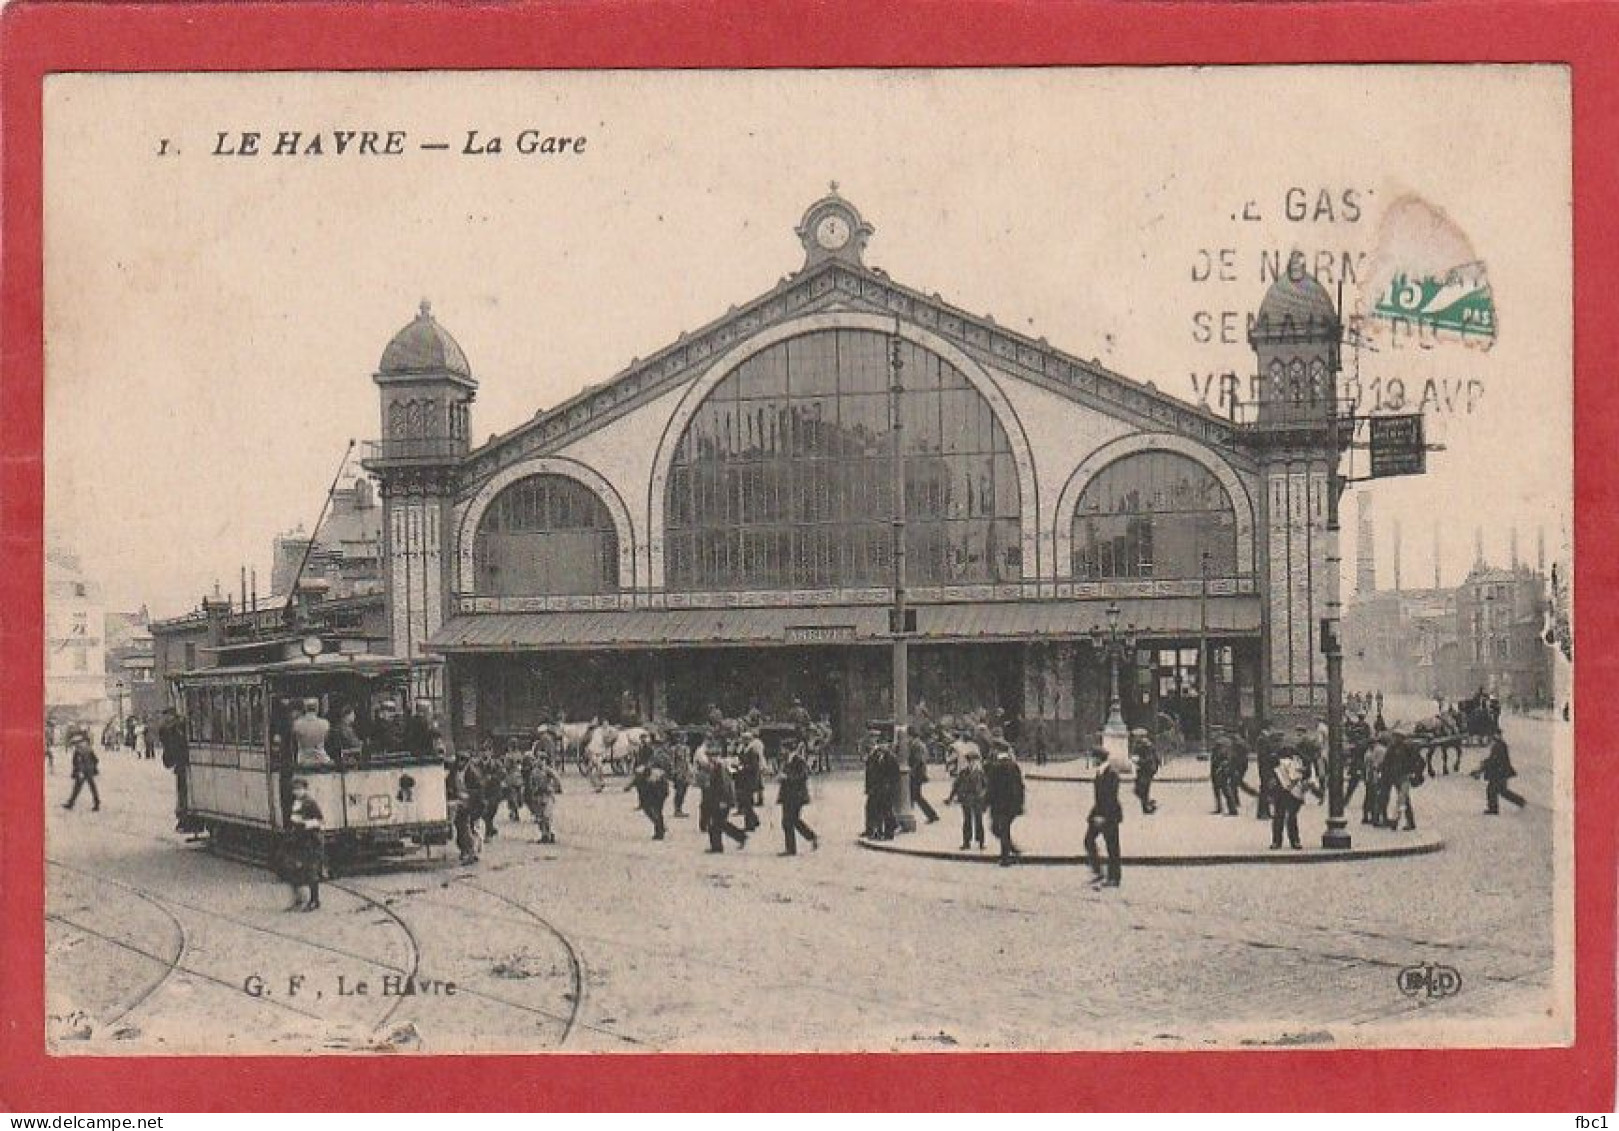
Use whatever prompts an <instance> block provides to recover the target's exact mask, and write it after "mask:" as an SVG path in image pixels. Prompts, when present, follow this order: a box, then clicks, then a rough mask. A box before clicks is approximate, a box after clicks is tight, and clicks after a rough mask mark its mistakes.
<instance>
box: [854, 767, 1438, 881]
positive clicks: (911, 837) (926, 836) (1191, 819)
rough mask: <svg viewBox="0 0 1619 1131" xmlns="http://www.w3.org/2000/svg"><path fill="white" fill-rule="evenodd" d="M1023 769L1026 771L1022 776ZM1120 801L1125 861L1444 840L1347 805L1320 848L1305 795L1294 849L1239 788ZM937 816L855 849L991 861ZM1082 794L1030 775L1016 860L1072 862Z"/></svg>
mask: <svg viewBox="0 0 1619 1131" xmlns="http://www.w3.org/2000/svg"><path fill="white" fill-rule="evenodd" d="M1031 778H1032V775H1031ZM1123 800H1124V802H1125V803H1126V805H1127V806H1128V808H1127V810H1126V812H1125V817H1124V825H1123V827H1122V828H1121V830H1120V841H1121V848H1122V849H1123V861H1124V865H1125V867H1194V866H1199V865H1210V864H1323V863H1330V862H1332V861H1344V860H1378V859H1383V858H1386V857H1395V856H1418V855H1422V854H1424V853H1429V852H1438V851H1439V850H1440V849H1442V848H1443V847H1444V844H1445V842H1444V838H1443V837H1442V836H1441V835H1440V833H1439V830H1437V829H1435V828H1433V827H1431V826H1427V827H1420V828H1417V829H1413V830H1403V829H1384V828H1378V827H1376V826H1373V825H1363V824H1361V823H1360V810H1359V809H1358V808H1354V809H1352V814H1351V820H1350V823H1349V833H1350V836H1351V837H1352V838H1353V842H1354V843H1353V847H1351V848H1348V849H1325V848H1322V847H1321V834H1322V833H1323V832H1324V831H1325V828H1326V806H1324V805H1317V804H1316V803H1315V802H1314V800H1311V801H1310V802H1309V803H1307V804H1306V805H1305V807H1304V809H1303V811H1302V812H1301V813H1300V814H1299V832H1300V837H1301V840H1302V843H1303V848H1300V849H1293V848H1288V847H1282V848H1278V849H1273V848H1271V847H1270V821H1269V820H1268V819H1266V820H1260V819H1258V818H1257V817H1255V815H1254V807H1253V804H1252V799H1250V798H1247V797H1245V798H1244V801H1245V803H1246V804H1245V806H1244V808H1243V810H1242V811H1241V812H1240V813H1239V814H1238V815H1237V816H1235V817H1230V816H1215V815H1214V813H1213V812H1212V811H1211V806H1212V801H1211V798H1210V797H1208V796H1205V795H1204V794H1200V793H1195V792H1194V791H1192V790H1188V789H1174V790H1168V791H1166V792H1165V793H1164V795H1163V796H1161V797H1157V796H1155V800H1156V802H1157V806H1158V808H1157V810H1156V812H1154V813H1153V814H1151V815H1150V816H1149V815H1147V814H1145V813H1143V812H1142V811H1141V807H1140V804H1139V802H1137V800H1136V798H1135V797H1134V796H1132V795H1131V794H1130V793H1129V791H1128V790H1126V791H1125V793H1124V797H1123ZM938 810H939V820H938V822H937V823H934V824H925V825H922V826H920V827H919V828H918V829H917V831H916V832H914V833H908V834H902V835H900V836H898V837H896V838H895V839H894V840H883V841H879V840H872V839H870V838H869V837H861V838H860V840H859V843H860V846H861V847H862V848H867V849H870V850H871V851H873V852H888V853H894V854H896V855H903V856H917V857H923V858H926V859H933V860H955V861H961V862H963V863H979V864H996V863H999V860H1000V857H999V849H998V846H997V843H996V841H995V838H994V836H993V835H986V837H985V846H984V848H983V850H982V851H980V850H979V849H978V848H977V847H976V846H975V847H973V848H970V849H967V850H965V851H963V850H962V849H961V847H960V845H961V810H959V809H957V808H955V807H954V806H949V807H947V806H943V805H940V806H938ZM1089 811H1090V797H1089V795H1088V794H1081V793H1079V792H1078V791H1075V790H1072V789H1068V788H1064V787H1063V786H1060V785H1045V786H1042V785H1040V784H1039V783H1037V782H1035V781H1031V783H1030V785H1029V789H1028V812H1027V813H1026V814H1025V815H1024V816H1022V817H1020V818H1018V820H1017V823H1016V824H1015V825H1014V826H1013V829H1012V836H1013V839H1014V841H1016V843H1017V845H1018V847H1019V848H1021V849H1022V850H1023V854H1022V855H1021V856H1018V857H1016V858H1015V859H1014V862H1015V863H1018V864H1048V865H1070V866H1072V865H1082V864H1085V863H1087V860H1086V856H1085V844H1084V841H1085V819H1086V815H1087V813H1089ZM984 831H985V833H986V834H989V814H987V813H986V814H985V815H984Z"/></svg>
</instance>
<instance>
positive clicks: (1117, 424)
mask: <svg viewBox="0 0 1619 1131" xmlns="http://www.w3.org/2000/svg"><path fill="white" fill-rule="evenodd" d="M872 231H873V229H872V227H871V226H870V225H869V224H868V223H866V222H865V220H864V219H863V218H862V217H861V216H860V215H859V213H858V212H857V211H856V210H855V209H854V207H853V206H852V205H851V204H850V203H849V202H848V201H846V200H844V199H843V198H842V197H840V196H838V195H837V194H836V192H834V193H833V194H831V195H829V196H827V197H825V198H823V199H821V200H819V201H817V202H816V203H815V204H813V205H812V206H811V207H810V208H809V210H808V211H807V212H806V213H805V215H804V217H803V220H802V222H801V223H800V225H799V227H798V234H799V237H800V239H801V240H802V242H803V245H804V249H805V261H804V263H803V265H802V267H801V268H800V269H799V270H798V271H797V272H796V273H794V274H792V275H790V276H788V277H786V278H784V279H783V281H782V282H781V283H780V284H779V285H778V286H777V287H776V288H774V289H773V290H771V291H769V292H768V293H766V294H764V295H761V296H760V297H759V298H757V299H755V300H753V301H751V302H748V303H745V304H743V305H742V306H740V307H737V308H734V309H732V310H731V311H730V312H729V313H727V314H726V315H725V316H724V317H722V318H720V319H719V320H717V321H715V322H713V323H711V324H709V325H707V326H704V327H701V328H699V329H697V330H695V331H692V332H690V333H688V334H684V335H682V336H681V337H680V338H679V340H677V341H676V342H674V343H672V344H670V345H669V346H667V347H665V348H663V349H661V350H659V351H657V352H656V353H654V354H653V355H652V356H651V357H649V358H647V359H646V360H644V361H637V362H635V363H634V364H632V365H631V367H630V368H629V369H628V370H626V371H625V372H623V373H620V374H618V375H617V376H615V377H614V378H612V379H611V380H609V381H606V382H603V383H601V384H598V385H594V386H591V387H590V388H588V389H586V390H585V391H583V392H581V393H580V394H579V395H578V396H576V397H574V398H573V399H571V400H569V401H567V402H565V403H563V404H561V405H559V406H557V407H555V408H553V409H551V410H549V411H544V412H540V413H538V414H536V416H535V417H534V418H533V419H532V420H530V421H528V422H527V423H525V424H523V425H521V426H520V427H518V428H516V429H514V430H513V431H511V432H508V433H507V434H505V435H503V436H498V437H495V438H493V439H491V441H490V442H489V443H487V444H485V445H483V446H482V447H480V448H478V449H476V450H473V449H472V448H471V447H470V444H469V442H468V436H469V432H470V412H471V405H472V402H473V399H474V397H475V396H476V393H477V388H478V383H477V381H476V379H475V378H474V377H473V374H472V367H471V365H470V364H469V362H468V360H467V357H466V355H465V353H464V352H463V351H462V349H461V347H460V346H459V345H458V344H457V343H456V341H455V340H454V338H453V337H452V336H451V335H450V334H449V333H448V332H447V331H446V330H445V329H444V328H443V327H442V326H441V325H440V324H439V323H438V322H437V320H436V319H434V317H433V315H432V313H431V311H430V309H429V308H428V306H427V304H426V303H424V304H423V305H422V309H421V311H420V312H419V313H418V315H417V317H416V318H415V320H414V321H412V322H411V323H410V324H409V325H407V326H406V327H405V328H404V329H403V330H401V331H400V332H399V334H398V335H396V336H395V337H394V339H393V340H392V341H391V342H389V343H388V345H387V348H386V349H385V350H384V352H383V355H382V360H381V363H380V365H379V366H378V370H377V373H376V374H375V375H374V380H375V382H376V384H377V386H378V390H379V393H380V401H381V427H382V438H381V439H380V440H379V441H377V442H376V443H375V444H373V445H372V446H371V448H370V450H369V453H368V457H367V459H366V461H365V465H366V467H367V468H368V469H369V470H371V471H372V472H373V473H374V474H375V475H376V476H377V477H378V479H379V481H380V483H381V490H382V497H383V510H384V524H383V549H384V562H385V576H386V593H387V611H388V627H389V636H390V638H391V647H392V648H393V650H394V651H395V652H397V653H400V654H417V653H419V652H421V651H423V650H429V651H433V652H437V653H440V654H443V655H446V656H447V657H448V658H449V663H450V668H449V671H450V679H451V686H452V688H453V694H452V696H451V700H452V701H451V707H452V711H451V716H452V720H453V722H454V725H455V728H456V730H457V732H458V734H460V735H462V736H463V737H464V736H465V735H466V734H467V733H468V732H471V731H497V732H498V731H501V730H512V729H521V728H526V727H531V726H533V725H534V724H536V723H537V722H539V721H540V719H541V718H542V717H544V716H545V715H546V714H547V713H549V712H551V711H553V710H560V711H562V712H563V713H565V714H566V715H568V716H569V717H572V718H579V717H590V716H592V715H603V716H614V715H618V716H623V715H630V714H633V715H642V716H645V715H656V716H660V717H672V718H675V719H679V720H693V719H698V718H701V717H702V716H703V714H704V712H705V711H706V709H707V707H708V706H709V705H710V704H715V705H717V706H719V707H720V708H722V709H723V710H726V711H728V712H740V711H742V710H745V709H746V708H747V707H749V706H752V705H757V706H759V707H760V708H761V709H762V710H763V711H765V712H766V713H767V714H772V713H780V712H783V711H785V709H786V707H787V706H788V704H789V703H790V701H791V699H792V698H793V697H799V698H801V699H802V700H803V702H804V704H805V706H806V707H807V708H808V709H809V710H810V711H811V712H812V713H814V714H818V715H820V714H824V715H826V716H827V717H829V718H830V719H831V720H832V722H833V724H834V727H835V729H836V730H837V732H838V734H839V736H840V738H841V739H842V740H843V741H845V742H847V741H849V740H850V739H852V737H853V736H854V735H855V734H857V733H858V732H859V731H861V730H863V728H864V726H865V724H866V723H867V722H868V721H869V720H873V719H880V718H885V717H888V716H889V715H890V713H891V711H892V704H891V702H890V701H889V696H890V688H891V681H890V675H889V648H888V645H889V643H890V641H891V639H892V638H891V635H890V631H889V622H888V618H887V612H888V610H887V605H888V603H889V601H890V599H891V596H892V585H893V573H894V562H893V560H892V557H891V545H890V519H891V517H892V515H893V513H894V501H895V492H894V489H893V484H894V476H893V463H892V444H893V442H894V438H895V437H894V429H893V427H892V423H893V422H892V419H891V410H890V400H889V396H890V394H889V386H890V384H891V382H892V380H893V377H894V374H895V372H896V370H897V372H898V375H899V379H900V381H901V382H902V383H903V389H904V391H903V393H902V394H900V399H901V402H902V405H903V408H902V410H901V414H900V416H901V421H902V424H903V428H902V429H901V430H900V434H901V436H902V437H903V442H902V443H903V452H904V466H905V471H904V497H905V502H906V516H907V527H906V534H907V537H906V559H907V562H906V565H907V579H906V583H907V588H908V594H907V596H908V599H909V601H910V602H911V604H912V605H913V606H914V608H915V610H916V629H915V633H914V636H913V647H912V677H911V679H912V681H911V686H912V700H913V703H926V705H927V706H928V708H929V710H930V712H931V713H932V714H933V715H934V716H936V717H937V716H939V715H942V714H950V713H955V712H959V711H963V710H967V709H972V708H979V707H983V708H999V709H1000V710H1002V711H1004V712H1005V713H1006V715H1007V716H1008V717H1009V719H1011V720H1013V722H1014V724H1017V723H1019V722H1021V723H1023V724H1025V725H1026V724H1028V723H1032V722H1035V721H1038V722H1039V723H1040V724H1041V727H1042V729H1043V730H1044V732H1045V735H1046V738H1047V741H1048V742H1050V743H1051V744H1052V745H1053V746H1054V747H1056V748H1059V749H1062V748H1068V749H1072V748H1075V747H1078V746H1079V745H1081V744H1084V743H1088V742H1089V741H1091V736H1092V735H1093V734H1094V733H1095V732H1096V730H1097V729H1098V728H1099V726H1100V724H1101V722H1102V720H1103V717H1104V715H1105V712H1106V708H1107V694H1108V692H1107V687H1108V678H1107V671H1106V668H1105V666H1104V665H1103V664H1102V662H1101V661H1100V660H1099V658H1098V653H1097V651H1096V650H1095V648H1093V646H1092V644H1091V643H1090V630H1091V629H1092V628H1093V627H1095V626H1100V625H1102V624H1104V623H1105V621H1106V615H1105V610H1106V608H1107V606H1108V605H1109V604H1110V603H1115V602H1116V603H1117V605H1118V607H1119V609H1120V621H1121V627H1125V628H1132V627H1133V630H1134V632H1135V634H1136V636H1137V647H1136V649H1135V650H1134V653H1133V661H1134V662H1133V663H1129V664H1127V665H1126V670H1125V671H1124V672H1123V690H1124V698H1125V704H1124V710H1125V714H1126V717H1127V719H1128V720H1129V721H1130V722H1131V723H1135V724H1145V725H1157V724H1161V723H1163V722H1167V721H1169V720H1173V721H1175V722H1176V723H1178V724H1179V725H1180V726H1181V728H1182V729H1183V730H1184V731H1186V732H1187V733H1189V734H1195V733H1196V730H1197V727H1198V723H1199V720H1200V718H1201V715H1202V713H1203V711H1204V709H1205V706H1206V707H1207V709H1208V711H1209V713H1210V716H1211V718H1213V719H1214V720H1215V721H1218V722H1223V723H1227V724H1234V723H1236V722H1238V721H1239V720H1255V719H1259V718H1266V717H1278V718H1289V717H1295V716H1296V717H1303V716H1307V715H1316V714H1320V713H1321V712H1324V710H1325V706H1326V685H1325V679H1326V673H1325V664H1324V661H1323V658H1322V656H1321V654H1320V648H1319V640H1318V637H1317V630H1318V626H1319V624H1320V621H1321V619H1322V618H1323V617H1325V616H1328V615H1334V614H1335V612H1336V602H1337V577H1336V570H1335V565H1334V568H1333V569H1331V570H1329V563H1334V564H1335V562H1336V551H1335V550H1331V549H1330V541H1329V535H1328V532H1327V506H1326V495H1327V482H1328V453H1329V452H1330V451H1331V447H1330V445H1331V444H1332V442H1333V437H1334V436H1335V434H1336V429H1335V427H1334V425H1333V423H1332V416H1333V413H1334V411H1335V406H1334V400H1333V388H1334V379H1333V375H1334V374H1335V373H1336V370H1337V366H1338V343H1339V339H1340V327H1339V323H1338V319H1337V315H1336V312H1335V310H1334V309H1333V306H1332V302H1331V300H1330V299H1329V297H1328V296H1327V294H1326V292H1325V290H1324V289H1323V288H1322V287H1321V286H1320V285H1319V284H1318V283H1317V282H1316V281H1315V280H1314V279H1312V278H1310V277H1309V276H1308V275H1306V274H1304V273H1303V271H1302V268H1298V269H1294V270H1289V271H1288V272H1284V274H1283V277H1282V278H1280V279H1278V280H1277V281H1276V283H1275V285H1273V286H1272V287H1271V289H1270V291H1269V292H1268V293H1267V294H1266V296H1265V298H1264V302H1263V304H1262V305H1261V307H1260V310H1259V312H1258V315H1257V317H1256V319H1255V321H1254V328H1253V331H1252V333H1251V335H1250V341H1251V342H1252V344H1253V346H1254V349H1255V352H1256V355H1257V357H1258V362H1259V367H1260V373H1261V374H1262V375H1263V376H1264V379H1263V381H1262V382H1260V397H1259V402H1258V404H1257V406H1254V411H1253V412H1252V413H1251V419H1250V420H1248V421H1247V422H1245V423H1237V422H1234V421H1231V420H1227V419H1224V418H1221V417H1218V416H1215V415H1213V414H1211V413H1209V412H1206V411H1202V410H1199V409H1196V408H1193V407H1190V406H1188V405H1187V404H1185V403H1184V402H1182V401H1180V400H1178V399H1176V398H1173V397H1170V396H1167V395H1165V394H1162V393H1160V392H1158V391H1157V390H1156V388H1154V387H1153V386H1152V385H1151V384H1150V383H1141V382H1136V381H1132V380H1129V379H1128V378H1125V377H1122V376H1120V375H1118V374H1116V373H1113V372H1110V371H1109V370H1107V369H1105V368H1103V367H1102V366H1100V365H1098V364H1097V363H1096V362H1095V361H1083V360H1081V359H1079V358H1077V357H1074V356H1072V355H1069V354H1065V353H1062V352H1060V351H1059V350H1057V349H1055V348H1053V347H1052V346H1050V345H1049V344H1048V343H1047V342H1045V341H1043V340H1035V339H1031V338H1027V337H1025V336H1023V335H1020V334H1017V333H1015V332H1012V331H1008V330H1005V329H1003V328H1002V327H1000V326H999V325H997V324H996V323H995V321H994V320H993V319H990V318H985V317H979V316H974V315H972V314H969V313H967V312H965V311H963V310H961V309H959V308H957V307H954V306H952V305H950V304H949V303H947V302H945V301H944V300H942V299H940V298H939V297H938V296H936V295H927V294H923V293H921V292H919V291H916V290H912V289H909V288H906V287H904V286H901V285H900V284H898V283H896V282H894V281H893V280H891V279H890V278H889V277H888V276H887V275H886V273H884V272H882V271H880V270H877V269H875V268H872V267H869V266H867V265H866V263H865V261H864V252H865V247H866V243H867V240H868V238H869V237H870V235H871V234H872ZM1205 632H1206V634H1207V637H1208V639H1209V641H1210V645H1211V664H1210V675H1211V676H1212V678H1211V680H1210V686H1209V694H1208V695H1207V696H1205V695H1204V693H1203V687H1202V684H1203V680H1202V679H1201V678H1200V672H1199V665H1198V655H1199V644H1200V639H1201V638H1202V637H1203V635H1204V633H1205Z"/></svg>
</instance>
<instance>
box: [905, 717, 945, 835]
mask: <svg viewBox="0 0 1619 1131" xmlns="http://www.w3.org/2000/svg"><path fill="white" fill-rule="evenodd" d="M906 745H907V746H909V747H910V749H911V754H910V759H909V765H910V770H911V804H912V805H915V806H916V807H917V808H918V809H920V810H921V811H922V816H924V817H926V818H927V822H928V824H930V825H931V824H934V823H935V822H936V821H938V819H939V813H938V810H936V809H934V808H933V806H932V805H929V804H928V799H927V798H926V797H923V796H922V787H923V786H924V785H926V784H927V783H928V748H927V744H926V743H925V742H923V741H922V740H921V739H920V738H917V737H916V736H915V735H911V736H909V737H908V738H907V739H906Z"/></svg>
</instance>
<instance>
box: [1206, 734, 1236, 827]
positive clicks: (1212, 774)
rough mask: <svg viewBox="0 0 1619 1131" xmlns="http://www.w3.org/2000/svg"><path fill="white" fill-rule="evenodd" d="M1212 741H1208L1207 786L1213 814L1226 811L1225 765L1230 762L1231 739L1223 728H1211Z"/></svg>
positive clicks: (1216, 814)
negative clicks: (1212, 796)
mask: <svg viewBox="0 0 1619 1131" xmlns="http://www.w3.org/2000/svg"><path fill="white" fill-rule="evenodd" d="M1211 731H1212V733H1213V736H1214V737H1213V741H1212V742H1210V743H1209V788H1210V789H1211V790H1212V791H1213V792H1214V814H1213V815H1214V816H1216V817H1218V816H1220V815H1221V814H1222V813H1224V812H1225V811H1226V808H1225V801H1226V788H1225V780H1226V767H1227V766H1229V765H1230V764H1231V739H1230V738H1228V737H1227V736H1226V732H1225V731H1224V729H1222V728H1220V727H1213V728H1211Z"/></svg>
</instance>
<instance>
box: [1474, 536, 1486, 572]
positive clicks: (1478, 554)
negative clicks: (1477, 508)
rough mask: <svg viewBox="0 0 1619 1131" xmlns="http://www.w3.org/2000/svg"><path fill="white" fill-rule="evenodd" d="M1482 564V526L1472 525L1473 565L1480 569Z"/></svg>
mask: <svg viewBox="0 0 1619 1131" xmlns="http://www.w3.org/2000/svg"><path fill="white" fill-rule="evenodd" d="M1483 566H1484V528H1483V527H1482V526H1475V527H1473V567H1474V568H1475V569H1482V568H1483Z"/></svg>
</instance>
